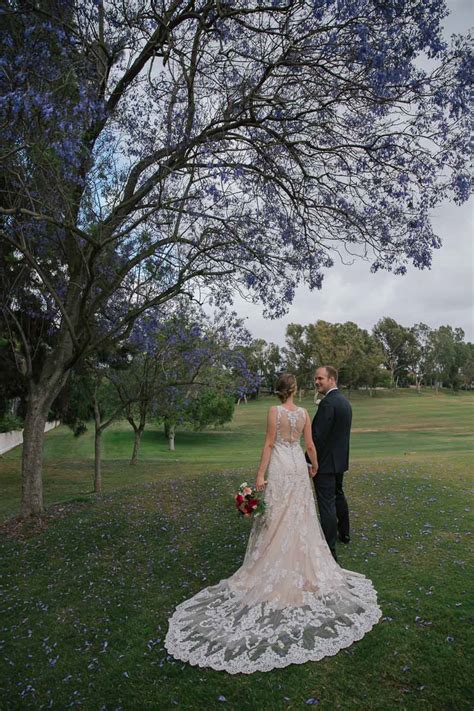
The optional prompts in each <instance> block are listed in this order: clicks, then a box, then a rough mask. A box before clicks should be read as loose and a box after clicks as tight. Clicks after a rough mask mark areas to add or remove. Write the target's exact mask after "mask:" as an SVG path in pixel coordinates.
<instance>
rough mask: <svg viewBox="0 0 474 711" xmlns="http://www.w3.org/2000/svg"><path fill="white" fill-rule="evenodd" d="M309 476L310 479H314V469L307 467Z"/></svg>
mask: <svg viewBox="0 0 474 711" xmlns="http://www.w3.org/2000/svg"><path fill="white" fill-rule="evenodd" d="M309 475H310V477H311V479H314V477H315V476H316V468H315V467H309Z"/></svg>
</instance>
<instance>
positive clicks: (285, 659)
mask: <svg viewBox="0 0 474 711" xmlns="http://www.w3.org/2000/svg"><path fill="white" fill-rule="evenodd" d="M347 591H350V594H347ZM344 593H346V594H344ZM304 598H305V599H304V603H303V605H302V606H300V607H287V608H276V607H274V605H272V604H271V603H266V602H262V603H258V604H256V605H253V606H251V607H249V606H246V605H245V604H244V601H243V600H242V598H241V597H240V595H239V594H236V593H235V592H232V590H231V589H230V587H229V586H228V584H227V581H226V580H224V581H221V582H220V583H219V584H218V585H215V586H213V587H210V588H206V589H205V590H202V591H201V592H199V593H198V594H197V595H195V596H194V597H193V598H191V599H190V600H186V601H185V602H183V603H181V604H180V605H178V606H177V608H176V610H175V612H174V614H173V616H172V617H171V619H170V625H169V631H168V634H167V637H166V641H165V646H166V649H167V650H168V652H169V653H170V654H171V655H173V657H175V658H176V659H180V660H182V661H185V662H188V663H189V664H191V665H193V666H200V667H211V668H212V669H215V670H217V671H226V672H228V673H229V674H239V673H242V674H252V673H253V672H256V671H260V672H265V671H270V670H271V669H275V668H281V667H285V666H288V665H289V664H303V663H304V662H308V661H318V660H320V659H322V658H323V657H327V656H332V655H334V654H337V652H339V650H341V649H344V648H345V647H349V646H350V645H351V644H352V643H353V642H356V641H357V640H359V639H361V638H362V637H363V636H364V635H365V634H366V632H368V631H369V630H371V629H372V627H373V626H374V624H376V622H378V620H379V619H380V616H381V614H382V613H381V610H380V608H379V607H378V605H377V594H376V592H375V590H374V588H373V587H372V583H371V582H370V580H368V579H367V578H364V577H362V576H360V577H359V576H357V574H351V573H350V572H349V571H347V578H346V587H345V589H342V590H340V591H338V592H335V593H332V594H328V595H325V596H324V597H323V598H319V597H318V596H317V595H315V594H314V593H304Z"/></svg>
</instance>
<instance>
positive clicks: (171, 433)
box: [168, 424, 175, 452]
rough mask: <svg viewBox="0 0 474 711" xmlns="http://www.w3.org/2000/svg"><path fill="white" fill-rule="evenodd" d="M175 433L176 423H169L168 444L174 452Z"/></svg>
mask: <svg viewBox="0 0 474 711" xmlns="http://www.w3.org/2000/svg"><path fill="white" fill-rule="evenodd" d="M174 433H175V425H171V424H170V425H169V429H168V446H169V448H170V450H171V451H172V452H174Z"/></svg>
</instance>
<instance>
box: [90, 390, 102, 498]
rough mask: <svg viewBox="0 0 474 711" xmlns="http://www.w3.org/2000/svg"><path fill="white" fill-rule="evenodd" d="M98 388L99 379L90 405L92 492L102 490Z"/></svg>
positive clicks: (97, 492) (98, 492)
mask: <svg viewBox="0 0 474 711" xmlns="http://www.w3.org/2000/svg"><path fill="white" fill-rule="evenodd" d="M98 389H99V381H97V382H96V384H95V388H94V394H93V396H92V405H93V408H94V422H95V447H94V492H95V493H96V494H100V493H101V492H102V470H101V459H102V427H101V414H100V407H99V400H98V395H97V393H98Z"/></svg>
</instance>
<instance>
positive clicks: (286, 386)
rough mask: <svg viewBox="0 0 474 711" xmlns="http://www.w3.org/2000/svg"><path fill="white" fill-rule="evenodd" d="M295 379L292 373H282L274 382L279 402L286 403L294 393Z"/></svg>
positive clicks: (295, 387)
mask: <svg viewBox="0 0 474 711" xmlns="http://www.w3.org/2000/svg"><path fill="white" fill-rule="evenodd" d="M296 389H297V385H296V378H295V376H294V375H293V374H292V373H282V374H281V375H280V377H279V378H278V380H277V382H276V387H275V393H276V394H277V395H278V397H279V399H280V400H281V402H286V401H287V400H288V398H289V397H290V395H292V394H294V393H295V392H296Z"/></svg>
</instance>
